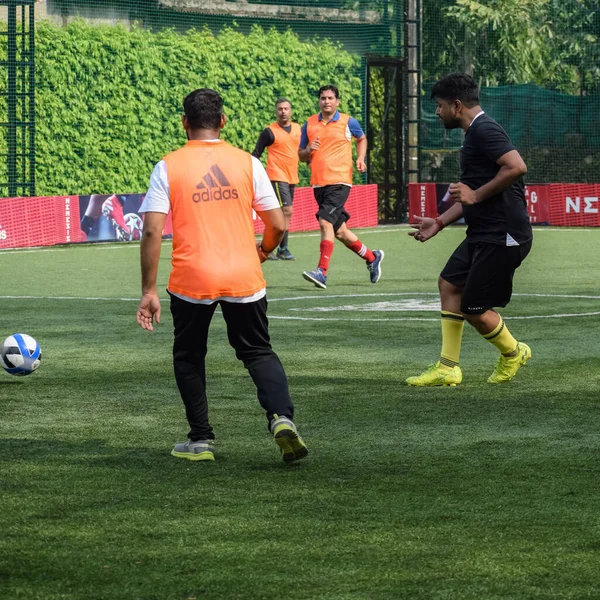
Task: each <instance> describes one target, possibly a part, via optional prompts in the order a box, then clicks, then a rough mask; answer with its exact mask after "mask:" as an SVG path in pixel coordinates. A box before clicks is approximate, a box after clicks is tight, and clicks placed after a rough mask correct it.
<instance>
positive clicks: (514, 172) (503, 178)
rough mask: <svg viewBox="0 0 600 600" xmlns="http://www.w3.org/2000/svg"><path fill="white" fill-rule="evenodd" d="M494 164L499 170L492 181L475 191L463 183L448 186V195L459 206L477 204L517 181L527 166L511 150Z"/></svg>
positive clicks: (517, 153) (516, 152)
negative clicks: (459, 204) (458, 203)
mask: <svg viewBox="0 0 600 600" xmlns="http://www.w3.org/2000/svg"><path fill="white" fill-rule="evenodd" d="M496 163H497V164H498V165H500V170H499V171H498V174H497V175H496V177H494V179H492V180H491V181H489V182H488V183H486V184H485V185H482V186H481V187H480V188H478V189H477V190H472V189H471V188H469V186H467V185H465V184H464V183H453V184H452V185H450V188H449V190H450V194H451V196H452V197H453V198H454V199H455V200H456V202H460V203H461V204H477V203H478V202H482V201H483V200H486V199H487V198H490V197H491V196H494V195H496V194H499V193H500V192H502V191H503V190H505V189H506V188H508V187H509V186H511V185H512V184H513V183H514V182H515V181H518V180H519V179H520V178H521V177H523V175H525V173H527V165H526V164H525V161H524V160H523V159H522V158H521V155H520V154H519V152H518V151H517V150H511V151H510V152H507V153H506V154H503V155H502V156H501V157H500V158H499V159H498V160H497V161H496Z"/></svg>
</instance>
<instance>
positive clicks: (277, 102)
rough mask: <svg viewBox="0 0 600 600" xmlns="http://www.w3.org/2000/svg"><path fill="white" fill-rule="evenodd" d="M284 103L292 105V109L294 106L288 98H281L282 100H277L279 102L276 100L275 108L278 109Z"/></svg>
mask: <svg viewBox="0 0 600 600" xmlns="http://www.w3.org/2000/svg"><path fill="white" fill-rule="evenodd" d="M283 102H287V103H288V104H289V105H290V107H291V106H292V103H291V102H290V101H289V100H288V99H287V98H283V97H281V98H277V100H275V108H277V107H278V106H279V105H280V104H282V103H283Z"/></svg>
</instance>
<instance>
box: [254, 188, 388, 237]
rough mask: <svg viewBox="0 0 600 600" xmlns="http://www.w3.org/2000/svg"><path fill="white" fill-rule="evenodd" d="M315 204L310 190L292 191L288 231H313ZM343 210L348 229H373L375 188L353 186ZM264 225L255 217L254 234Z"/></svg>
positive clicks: (262, 229)
mask: <svg viewBox="0 0 600 600" xmlns="http://www.w3.org/2000/svg"><path fill="white" fill-rule="evenodd" d="M317 209H318V207H317V202H316V200H315V196H314V194H313V191H312V188H296V190H295V191H294V212H293V214H292V220H291V221H290V229H289V230H290V231H315V230H316V229H319V222H318V221H317V219H316V217H315V214H316V212H317ZM345 209H346V210H347V211H348V213H349V214H350V220H349V221H348V225H349V226H350V227H375V226H376V225H377V223H378V219H379V217H378V214H377V213H378V210H377V186H376V185H374V184H371V185H355V186H353V187H352V190H351V191H350V196H348V200H347V201H346V205H345ZM263 231H264V225H263V223H262V221H261V220H260V219H259V218H258V217H257V216H256V215H255V217H254V232H255V233H262V232H263Z"/></svg>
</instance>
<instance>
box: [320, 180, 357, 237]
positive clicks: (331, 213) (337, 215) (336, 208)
mask: <svg viewBox="0 0 600 600" xmlns="http://www.w3.org/2000/svg"><path fill="white" fill-rule="evenodd" d="M351 189H352V188H351V187H350V186H349V185H343V184H339V185H324V186H323V187H316V188H313V192H314V194H315V200H316V201H317V204H318V205H319V210H318V211H317V213H316V215H315V216H316V217H317V219H323V220H324V221H327V222H329V223H331V224H332V225H333V230H334V231H337V230H338V229H339V228H340V227H341V226H342V225H343V224H344V223H345V222H346V221H347V220H348V219H349V218H350V215H349V214H348V213H347V212H346V211H345V210H344V204H346V200H348V196H349V195H350V190H351Z"/></svg>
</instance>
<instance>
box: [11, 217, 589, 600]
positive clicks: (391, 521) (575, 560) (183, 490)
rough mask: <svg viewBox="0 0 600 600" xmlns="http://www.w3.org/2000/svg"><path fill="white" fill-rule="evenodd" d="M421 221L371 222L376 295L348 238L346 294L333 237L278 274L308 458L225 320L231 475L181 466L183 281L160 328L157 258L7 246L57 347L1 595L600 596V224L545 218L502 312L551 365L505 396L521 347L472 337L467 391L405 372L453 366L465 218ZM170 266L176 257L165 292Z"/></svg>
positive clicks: (221, 424) (20, 324)
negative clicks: (446, 303) (266, 398)
mask: <svg viewBox="0 0 600 600" xmlns="http://www.w3.org/2000/svg"><path fill="white" fill-rule="evenodd" d="M407 231H408V230H407V229H406V228H403V227H392V228H378V229H374V230H363V231H360V232H358V233H359V235H360V238H361V240H362V241H364V242H365V243H366V244H367V245H368V246H369V247H370V248H383V249H384V250H385V253H386V258H385V261H384V263H383V276H382V278H381V281H380V282H379V283H378V284H377V285H375V286H374V285H371V284H370V283H369V279H368V272H367V270H366V268H365V266H364V263H363V261H362V260H361V259H359V258H358V257H357V256H356V255H354V254H352V253H351V252H349V251H348V250H346V249H345V248H343V247H342V246H341V245H340V244H339V243H337V244H336V248H335V251H334V253H333V258H332V261H331V265H330V270H329V279H328V288H327V290H318V289H317V288H315V287H314V286H312V285H310V284H308V283H307V282H306V281H304V280H303V279H302V277H301V272H302V270H305V269H312V268H314V267H315V266H316V262H317V259H318V244H319V239H318V237H316V236H315V235H307V234H300V235H291V236H290V249H291V251H292V252H293V253H294V255H295V256H296V258H297V260H296V261H295V262H291V261H269V262H267V263H265V265H264V271H265V275H266V278H267V281H268V285H269V291H268V295H269V298H270V303H269V314H270V317H271V321H270V323H271V337H272V342H273V346H274V348H275V350H276V351H277V352H278V354H279V356H280V357H281V360H282V362H283V364H284V366H285V368H286V371H287V374H288V377H289V381H290V390H291V393H292V397H293V400H294V402H295V405H296V422H297V425H298V428H299V431H300V433H301V434H302V436H303V437H304V438H305V441H306V442H307V444H308V446H309V449H310V454H309V457H308V458H307V459H305V460H303V461H300V462H299V463H297V464H295V465H291V466H285V465H284V464H283V463H282V462H281V459H280V457H279V456H278V450H277V447H276V446H275V444H274V443H273V441H272V439H271V438H270V435H269V434H268V431H267V427H266V420H265V418H264V414H262V413H261V409H260V407H259V405H258V402H257V400H256V395H255V390H254V387H253V385H252V382H251V380H250V378H249V377H248V376H247V374H246V372H245V370H244V369H243V366H242V365H241V363H239V362H238V361H237V360H236V359H235V356H234V353H233V350H232V349H231V348H230V347H229V346H228V345H227V338H226V332H225V327H224V323H223V320H222V317H221V315H220V314H219V313H217V314H216V315H215V319H214V322H213V325H212V329H211V338H210V343H209V354H208V357H207V368H208V381H207V385H208V395H209V402H210V406H211V420H212V422H213V425H214V428H215V432H216V436H217V446H216V448H217V450H216V461H215V462H214V463H210V464H206V463H190V462H188V461H182V460H177V459H175V458H173V457H171V456H170V450H171V448H172V446H173V444H174V443H175V442H177V441H183V440H184V439H185V434H186V432H187V427H186V422H185V417H184V412H183V406H182V403H181V400H180V399H179V396H178V393H177V390H176V387H175V382H174V379H173V375H172V368H171V343H172V325H171V319H170V314H169V309H168V302H167V300H166V293H165V292H164V291H163V292H162V295H163V296H165V302H164V303H163V320H162V323H161V324H160V325H159V326H158V327H157V328H156V331H155V332H154V333H153V334H150V333H148V332H144V331H142V330H141V329H140V328H139V327H138V326H137V324H136V323H135V310H136V300H135V299H136V298H138V296H139V266H138V265H139V247H138V246H137V245H135V244H128V245H126V244H123V245H96V246H94V245H92V246H78V247H77V246H74V247H65V248H52V249H47V250H34V251H7V252H1V253H0V273H1V287H0V338H2V339H3V338H4V337H6V336H8V335H10V334H11V333H14V332H23V333H28V334H30V335H32V336H33V337H35V338H36V339H37V340H38V342H39V343H40V346H41V347H42V354H43V358H42V364H41V367H40V369H39V371H37V372H36V373H34V374H33V375H31V376H30V377H25V378H18V377H13V376H10V375H8V374H5V373H3V372H0V597H1V598H6V599H7V600H13V599H44V600H59V599H60V600H80V599H85V600H107V599H111V600H112V599H119V600H120V599H123V600H131V599H140V600H154V599H156V600H171V599H173V600H179V599H181V600H189V599H193V598H195V599H196V600H200V599H205V598H206V599H213V600H214V599H238V598H239V599H255V598H256V599H259V598H265V599H266V598H269V599H272V598H296V599H307V600H310V599H331V600H344V599H353V600H354V599H368V600H376V599H396V598H401V599H404V598H406V599H411V600H418V599H423V600H431V599H435V600H437V599H439V600H442V599H443V600H454V599H459V600H495V599H530V598H532V599H534V598H535V599H538V598H539V599H555V598H556V599H558V598H572V599H580V598H599V597H600V558H599V556H600V554H599V552H600V523H599V518H598V515H599V514H600V502H599V500H598V498H599V494H598V490H599V489H600V478H599V474H600V466H599V448H600V436H599V433H598V431H599V423H600V411H599V407H600V344H599V339H600V326H599V323H600V315H598V314H596V315H593V314H590V315H588V316H581V315H582V314H583V313H594V312H596V313H599V312H600V285H599V283H598V282H599V281H600V269H599V264H598V257H599V256H600V230H577V229H562V230H556V229H536V237H535V242H534V248H533V250H532V252H531V255H530V256H529V258H528V259H527V260H526V262H525V263H524V264H523V265H522V267H521V268H520V269H519V270H518V271H517V275H516V277H515V296H514V297H513V300H512V302H511V304H510V305H509V306H508V307H507V308H506V309H504V310H502V311H501V312H502V314H503V316H504V317H505V319H506V323H507V325H508V327H509V328H510V330H511V332H512V333H513V334H514V335H515V337H516V338H517V339H519V340H522V341H525V342H527V343H528V344H529V345H530V346H531V348H532V351H533V359H532V360H531V361H530V362H529V363H528V365H527V366H526V367H525V368H523V369H522V370H521V371H520V372H519V373H518V375H517V377H516V378H515V380H514V381H512V382H510V383H508V384H506V385H501V386H493V385H489V384H487V383H486V379H487V377H488V376H489V374H490V373H491V371H492V369H493V366H494V363H495V360H496V358H497V351H496V349H495V348H494V347H493V346H491V345H490V344H489V343H488V342H486V341H485V340H483V339H482V338H481V337H480V336H479V335H477V334H476V333H475V332H474V331H473V330H471V329H469V328H468V326H467V328H466V329H465V335H464V340H463V348H462V355H461V367H462V369H463V375H464V379H463V384H462V385H461V386H459V387H456V388H444V389H438V388H432V389H427V388H424V389H420V388H409V387H407V386H406V385H405V384H404V380H405V378H406V377H408V376H410V375H415V374H418V373H419V372H420V371H422V370H423V369H424V368H425V367H426V366H427V365H428V364H429V363H431V362H434V361H435V360H437V359H438V356H439V351H440V324H439V318H438V317H439V308H437V307H436V300H437V296H436V292H437V283H436V282H437V276H438V273H439V271H440V270H441V268H442V266H443V265H444V262H445V260H446V258H447V257H448V256H449V255H450V253H451V251H452V250H453V249H454V247H455V246H456V245H458V243H459V242H460V241H461V239H462V238H463V236H464V229H463V228H460V227H458V228H448V229H446V230H444V232H443V233H442V234H440V235H439V236H438V237H437V238H436V239H434V240H432V241H430V242H428V243H427V244H425V245H422V244H418V243H416V242H414V241H413V240H412V239H411V238H409V237H408V236H407ZM168 268H169V244H168V243H165V244H164V245H163V257H162V259H161V269H160V273H159V279H160V287H161V290H164V288H165V287H166V283H167V277H168ZM586 296H588V297H586ZM408 301H411V302H413V304H412V305H410V306H409V305H408V304H407V302H408ZM556 315H575V316H559V317H557V316H556ZM518 317H519V318H518ZM520 317H527V318H520Z"/></svg>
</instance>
